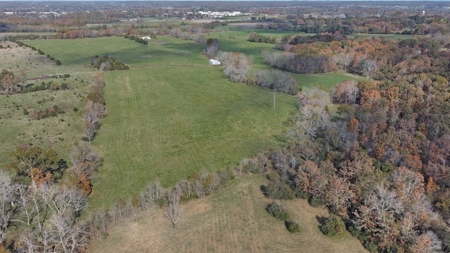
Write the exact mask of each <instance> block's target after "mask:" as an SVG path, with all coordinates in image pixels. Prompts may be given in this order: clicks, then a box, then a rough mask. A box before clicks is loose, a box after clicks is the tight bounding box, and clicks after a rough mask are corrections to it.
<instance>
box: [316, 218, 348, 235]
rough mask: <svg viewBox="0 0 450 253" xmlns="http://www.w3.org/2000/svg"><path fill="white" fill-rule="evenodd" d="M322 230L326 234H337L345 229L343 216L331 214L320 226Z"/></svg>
mask: <svg viewBox="0 0 450 253" xmlns="http://www.w3.org/2000/svg"><path fill="white" fill-rule="evenodd" d="M320 230H321V231H322V233H323V234H324V235H327V236H336V235H340V234H342V233H343V232H344V231H345V224H344V222H343V221H342V219H341V217H339V216H336V215H333V214H332V215H330V217H328V219H327V220H326V221H325V222H324V223H323V224H322V225H321V226H320Z"/></svg>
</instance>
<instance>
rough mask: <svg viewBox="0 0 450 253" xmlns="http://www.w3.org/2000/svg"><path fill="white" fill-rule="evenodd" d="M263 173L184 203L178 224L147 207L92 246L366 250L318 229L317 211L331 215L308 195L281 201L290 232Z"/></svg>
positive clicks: (186, 249)
mask: <svg viewBox="0 0 450 253" xmlns="http://www.w3.org/2000/svg"><path fill="white" fill-rule="evenodd" d="M262 184H267V180H266V179H265V178H263V177H262V176H252V177H243V178H239V179H236V180H235V181H234V182H233V184H232V185H231V186H230V187H229V188H228V189H227V190H226V191H222V192H219V193H217V194H214V195H211V196H209V197H206V198H203V199H198V200H192V201H189V202H187V203H185V204H182V205H181V207H182V209H183V215H182V217H181V218H180V221H179V222H178V225H177V228H175V229H174V228H173V227H172V225H171V224H170V221H169V220H168V219H167V218H166V216H165V214H164V211H165V209H162V210H161V209H159V210H158V209H157V210H155V211H154V212H151V213H143V214H142V215H141V216H140V217H139V218H138V221H137V222H135V221H132V220H131V219H130V221H129V222H127V223H126V224H125V223H124V225H121V226H120V228H117V229H113V230H112V231H111V232H110V233H109V236H108V237H107V238H106V239H104V240H98V241H94V242H93V243H92V247H91V248H90V249H89V250H90V251H92V252H95V253H102V252H321V253H336V252H339V253H341V252H342V253H344V252H345V253H363V252H367V251H366V250H365V249H364V248H363V246H362V245H361V243H360V242H359V241H358V240H357V239H356V238H354V237H351V235H350V234H349V233H348V232H345V234H344V235H343V236H340V237H338V238H330V237H327V236H325V235H323V234H322V233H321V232H320V231H319V228H318V226H319V222H318V221H317V218H318V217H327V216H328V212H327V211H326V210H325V209H322V208H313V207H311V206H309V205H308V203H307V201H306V200H301V199H294V200H289V201H282V203H283V205H284V206H285V208H286V209H287V210H288V212H289V213H290V216H291V218H292V219H293V220H294V221H295V222H297V223H298V224H299V225H300V229H301V232H300V233H295V234H292V233H289V232H288V231H287V229H286V228H285V225H284V222H283V221H279V220H276V219H275V218H274V217H272V216H271V215H269V214H268V213H267V212H266V210H265V208H266V206H267V204H269V203H270V202H271V200H270V199H267V198H266V197H264V195H263V194H262V193H261V190H260V189H259V188H260V186H261V185H262Z"/></svg>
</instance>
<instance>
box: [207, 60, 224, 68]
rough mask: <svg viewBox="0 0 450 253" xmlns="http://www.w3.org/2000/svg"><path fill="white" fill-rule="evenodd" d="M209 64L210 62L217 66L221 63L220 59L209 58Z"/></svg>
mask: <svg viewBox="0 0 450 253" xmlns="http://www.w3.org/2000/svg"><path fill="white" fill-rule="evenodd" d="M209 64H211V65H213V66H218V65H220V64H222V63H221V62H220V61H218V60H214V59H211V60H209Z"/></svg>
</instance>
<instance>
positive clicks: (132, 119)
mask: <svg viewBox="0 0 450 253" xmlns="http://www.w3.org/2000/svg"><path fill="white" fill-rule="evenodd" d="M106 81H107V86H106V90H105V99H106V106H107V108H108V116H107V117H106V118H105V119H104V120H103V121H102V128H101V129H100V131H99V134H98V136H97V138H96V139H95V140H94V145H95V146H97V147H99V149H100V150H101V152H102V154H103V156H104V159H105V161H104V165H103V167H102V168H101V169H100V171H99V173H98V179H99V180H98V182H96V183H94V191H93V195H92V198H93V201H92V203H93V205H94V206H99V205H103V206H105V205H106V206H108V205H111V204H112V203H113V202H114V201H115V200H116V199H117V198H122V199H127V198H129V197H130V196H132V195H135V194H137V193H139V191H141V190H142V189H143V188H144V187H145V186H146V185H147V184H148V182H150V181H153V180H155V179H159V180H160V181H161V183H163V185H164V186H166V187H167V186H170V185H173V184H174V183H175V182H176V181H178V180H180V179H184V178H187V177H188V176H189V175H191V174H192V173H194V172H198V171H202V170H205V171H214V170H218V169H220V168H223V167H227V166H234V165H235V164H237V163H238V162H239V161H240V160H242V159H243V158H245V157H250V156H252V155H255V154H256V153H258V152H261V151H264V150H266V149H269V148H273V147H276V146H279V145H280V144H282V143H283V139H284V130H285V128H286V125H285V123H286V121H287V120H288V118H289V117H290V116H291V115H292V114H293V113H294V112H295V110H296V100H295V98H294V97H291V96H287V95H284V94H277V96H276V109H275V110H274V109H273V93H272V92H271V91H269V90H266V89H261V88H257V87H251V86H248V85H244V84H238V83H233V82H230V81H228V80H227V79H225V78H224V77H223V76H222V71H221V68H217V67H211V66H205V67H201V66H184V67H180V66H172V67H170V66H169V67H150V68H141V69H134V70H130V71H116V72H111V73H108V74H107V75H106Z"/></svg>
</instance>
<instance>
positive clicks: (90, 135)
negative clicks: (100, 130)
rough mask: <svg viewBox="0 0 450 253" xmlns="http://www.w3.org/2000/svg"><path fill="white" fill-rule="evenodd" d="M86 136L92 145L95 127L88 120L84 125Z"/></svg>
mask: <svg viewBox="0 0 450 253" xmlns="http://www.w3.org/2000/svg"><path fill="white" fill-rule="evenodd" d="M83 130H84V136H85V137H86V138H87V139H88V141H89V143H91V141H92V139H93V138H94V135H95V125H94V124H92V123H91V122H89V121H88V120H85V121H84V125H83Z"/></svg>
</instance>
